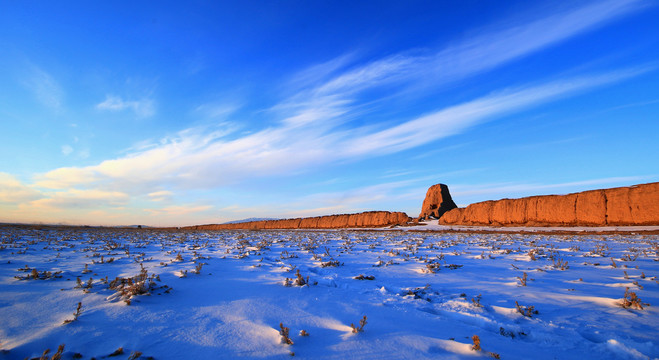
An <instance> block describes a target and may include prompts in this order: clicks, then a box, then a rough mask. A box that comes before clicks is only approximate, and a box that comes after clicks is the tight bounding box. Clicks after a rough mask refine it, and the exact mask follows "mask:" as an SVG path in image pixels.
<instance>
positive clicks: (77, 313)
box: [64, 302, 82, 324]
mask: <svg viewBox="0 0 659 360" xmlns="http://www.w3.org/2000/svg"><path fill="white" fill-rule="evenodd" d="M81 313H82V302H79V303H78V307H77V308H76V311H75V312H74V313H73V320H69V319H67V320H64V324H70V323H72V322H74V321H76V320H78V316H80V314H81Z"/></svg>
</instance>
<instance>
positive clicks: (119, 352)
mask: <svg viewBox="0 0 659 360" xmlns="http://www.w3.org/2000/svg"><path fill="white" fill-rule="evenodd" d="M123 353H124V348H123V347H120V348H118V349H117V350H115V351H114V352H113V353H112V354H110V355H108V356H119V355H122V354H123Z"/></svg>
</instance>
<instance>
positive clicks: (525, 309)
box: [515, 301, 538, 317]
mask: <svg viewBox="0 0 659 360" xmlns="http://www.w3.org/2000/svg"><path fill="white" fill-rule="evenodd" d="M515 307H516V308H517V312H519V313H520V314H522V315H524V316H526V317H533V315H537V314H538V310H535V309H534V307H533V306H522V305H520V304H519V303H518V302H517V301H515Z"/></svg>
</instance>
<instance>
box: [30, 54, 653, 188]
mask: <svg viewBox="0 0 659 360" xmlns="http://www.w3.org/2000/svg"><path fill="white" fill-rule="evenodd" d="M645 71H648V69H647V68H643V67H641V68H637V69H629V70H621V71H614V72H610V73H606V74H602V75H594V76H589V77H578V78H570V79H563V80H560V81H553V82H549V83H544V84H539V85H535V86H528V87H518V88H515V89H511V90H505V91H500V92H497V93H494V94H490V95H486V96H484V97H481V98H478V99H475V100H472V101H469V102H466V103H463V104H459V105H455V106H451V107H448V108H444V109H441V110H438V111H436V112H433V113H430V114H426V115H422V116H419V117H417V118H413V119H410V120H408V121H406V122H403V123H401V124H399V125H395V126H392V127H389V128H386V129H384V130H380V131H373V129H372V128H370V127H366V128H357V129H351V130H350V131H346V130H340V129H334V128H331V127H316V126H314V124H306V125H299V124H295V125H290V124H289V123H286V124H284V125H282V126H280V127H276V128H268V129H265V130H262V131H259V132H256V133H253V134H249V135H246V136H243V137H240V138H237V139H232V140H224V139H223V135H224V134H222V133H211V134H204V133H203V132H202V131H191V130H188V131H184V132H181V133H179V134H178V136H176V137H172V138H169V139H167V142H166V143H164V144H161V145H158V146H155V147H152V148H149V149H147V150H144V151H138V152H134V153H131V154H129V155H127V156H125V157H122V158H118V159H113V160H106V161H103V162H102V163H100V164H98V165H95V166H89V167H84V168H60V169H56V170H54V171H51V172H48V173H46V174H43V175H41V176H40V177H39V179H38V180H39V182H38V183H37V184H38V185H39V186H42V187H50V188H57V187H59V186H63V185H69V186H76V185H81V184H90V183H95V182H98V183H105V182H107V181H113V182H115V183H117V184H123V185H121V186H120V188H131V189H133V190H132V191H137V192H139V191H145V190H146V189H149V188H152V187H153V186H158V185H163V184H164V185H172V186H178V187H181V188H209V187H217V186H223V185H228V184H232V183H235V182H237V181H240V180H242V179H246V178H250V177H260V176H269V175H277V174H285V173H289V172H291V171H298V170H301V169H304V168H307V167H309V166H317V165H319V164H324V163H330V162H334V161H340V160H349V159H355V158H364V157H368V156H376V155H381V154H383V153H391V152H397V151H402V150H405V149H410V148H413V147H416V146H420V145H423V144H426V143H429V142H431V141H436V140H438V139H442V138H445V137H447V136H451V135H454V134H457V133H460V132H463V131H465V130H467V129H468V128H470V127H473V126H475V125H477V124H480V123H482V122H484V121H488V120H492V119H495V118H497V117H500V116H503V115H506V114H509V113H511V112H515V111H520V110H523V109H526V108H528V107H531V106H534V105H538V104H542V103H545V102H548V101H551V100H555V99H557V98H559V97H564V96H569V95H572V94H575V93H577V92H580V91H586V90H588V89H592V88H595V87H598V86H603V85H606V84H611V83H614V82H617V81H621V80H624V79H627V78H630V77H633V76H637V75H639V74H642V73H643V72H645Z"/></svg>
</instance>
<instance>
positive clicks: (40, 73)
mask: <svg viewBox="0 0 659 360" xmlns="http://www.w3.org/2000/svg"><path fill="white" fill-rule="evenodd" d="M27 69H28V72H27V75H26V77H25V78H24V79H23V84H24V85H25V87H26V88H28V89H29V90H30V91H31V92H32V93H33V94H34V96H35V98H36V99H37V100H38V101H39V102H40V103H41V104H42V105H44V106H47V107H49V108H52V109H59V108H60V107H61V105H62V101H63V99H64V90H63V89H62V87H61V86H60V85H59V83H58V82H57V81H56V80H55V78H54V77H53V76H52V75H51V74H49V73H48V72H46V71H45V70H44V69H42V68H40V67H38V66H36V65H34V64H29V65H28V66H27Z"/></svg>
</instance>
